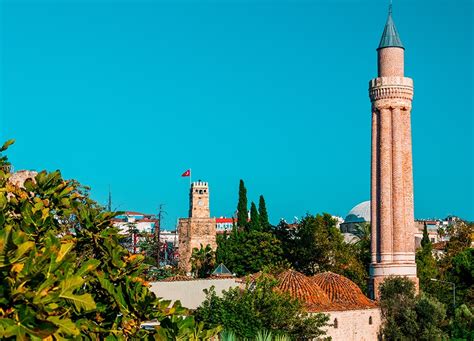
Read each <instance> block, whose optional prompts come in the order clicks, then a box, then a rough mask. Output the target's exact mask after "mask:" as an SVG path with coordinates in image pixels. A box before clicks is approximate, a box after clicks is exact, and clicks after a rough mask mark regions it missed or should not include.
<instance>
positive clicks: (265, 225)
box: [258, 195, 270, 231]
mask: <svg viewBox="0 0 474 341" xmlns="http://www.w3.org/2000/svg"><path fill="white" fill-rule="evenodd" d="M258 214H259V216H260V217H259V218H260V226H262V229H263V230H264V231H265V230H268V229H270V222H269V221H268V213H267V205H265V198H264V197H263V195H261V196H260V200H259V201H258Z"/></svg>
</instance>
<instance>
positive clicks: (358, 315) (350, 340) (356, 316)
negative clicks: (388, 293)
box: [326, 308, 381, 341]
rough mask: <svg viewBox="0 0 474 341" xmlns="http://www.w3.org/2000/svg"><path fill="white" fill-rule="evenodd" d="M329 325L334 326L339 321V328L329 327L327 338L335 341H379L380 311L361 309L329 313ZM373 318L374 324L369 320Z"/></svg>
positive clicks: (377, 309) (376, 309)
mask: <svg viewBox="0 0 474 341" xmlns="http://www.w3.org/2000/svg"><path fill="white" fill-rule="evenodd" d="M327 314H329V321H328V323H330V324H333V323H334V320H335V319H337V328H334V327H328V328H327V329H326V334H327V336H331V337H332V340H333V341H372V340H377V334H378V331H379V329H380V324H381V316H380V309H379V308H373V309H361V310H346V311H331V312H328V313H327ZM370 317H372V324H369V318H370Z"/></svg>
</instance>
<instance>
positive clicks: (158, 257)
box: [155, 204, 166, 266]
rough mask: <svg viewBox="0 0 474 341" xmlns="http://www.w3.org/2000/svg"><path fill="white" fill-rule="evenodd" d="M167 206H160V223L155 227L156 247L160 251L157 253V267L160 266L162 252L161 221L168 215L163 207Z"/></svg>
mask: <svg viewBox="0 0 474 341" xmlns="http://www.w3.org/2000/svg"><path fill="white" fill-rule="evenodd" d="M164 206H165V204H160V206H159V208H158V222H157V224H156V226H155V239H156V247H157V249H158V252H157V253H156V265H157V266H160V252H161V242H160V232H161V219H162V218H163V216H164V215H165V214H166V212H165V211H164V210H163V207H164Z"/></svg>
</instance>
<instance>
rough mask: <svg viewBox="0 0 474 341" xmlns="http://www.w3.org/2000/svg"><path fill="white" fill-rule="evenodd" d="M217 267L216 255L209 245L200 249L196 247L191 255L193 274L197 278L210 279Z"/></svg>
mask: <svg viewBox="0 0 474 341" xmlns="http://www.w3.org/2000/svg"><path fill="white" fill-rule="evenodd" d="M215 266H216V253H215V252H214V250H212V248H211V246H210V245H209V244H207V245H206V247H203V246H202V244H201V247H200V248H199V249H198V248H197V247H195V248H194V249H193V253H192V255H191V272H192V273H193V274H194V276H195V277H198V278H205V277H208V276H209V275H210V274H211V272H212V270H214V267H215Z"/></svg>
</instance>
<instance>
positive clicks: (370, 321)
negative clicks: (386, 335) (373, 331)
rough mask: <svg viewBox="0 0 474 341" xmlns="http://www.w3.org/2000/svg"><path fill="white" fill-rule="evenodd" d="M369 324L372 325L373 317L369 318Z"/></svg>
mask: <svg viewBox="0 0 474 341" xmlns="http://www.w3.org/2000/svg"><path fill="white" fill-rule="evenodd" d="M369 324H372V316H370V317H369Z"/></svg>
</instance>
